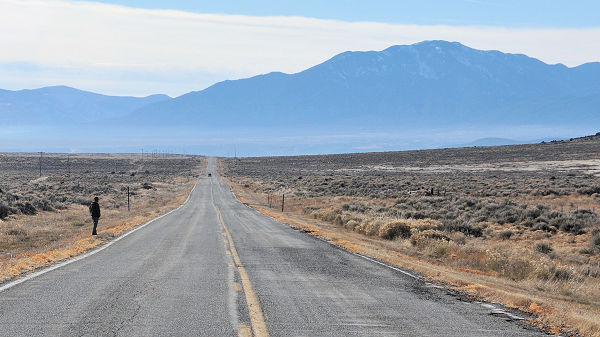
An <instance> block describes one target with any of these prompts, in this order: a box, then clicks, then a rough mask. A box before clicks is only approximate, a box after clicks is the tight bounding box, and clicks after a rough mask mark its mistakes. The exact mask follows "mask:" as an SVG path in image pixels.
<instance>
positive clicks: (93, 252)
mask: <svg viewBox="0 0 600 337" xmlns="http://www.w3.org/2000/svg"><path fill="white" fill-rule="evenodd" d="M199 183H200V181H198V182H197V183H196V184H195V185H194V187H193V188H192V190H191V191H190V194H189V195H188V197H187V199H185V201H184V202H183V204H181V205H179V207H177V208H175V209H172V210H170V211H169V212H167V213H165V214H163V215H160V216H157V217H156V218H154V219H152V220H150V221H148V222H146V223H145V224H143V225H140V226H138V227H135V228H134V229H132V230H130V231H128V232H126V233H125V234H123V235H121V236H119V237H117V238H116V239H114V240H112V241H109V242H108V243H106V244H104V245H103V246H101V247H100V248H96V249H94V250H92V251H90V252H87V253H85V254H83V255H79V256H76V257H73V258H70V259H68V260H66V261H63V262H60V263H58V264H55V265H53V266H50V267H48V268H45V269H42V270H40V271H37V272H35V273H33V274H30V275H27V276H25V277H23V278H20V279H18V280H14V281H11V282H9V283H7V284H5V285H3V286H1V287H0V293H1V292H3V291H5V290H7V289H10V288H12V287H14V286H16V285H18V284H21V283H23V282H25V281H28V280H31V279H33V278H36V277H38V276H40V275H43V274H46V273H48V272H51V271H53V270H56V269H58V268H61V267H64V266H66V265H69V264H71V263H73V262H77V261H79V260H83V259H85V258H86V257H88V256H92V255H94V254H96V253H98V252H101V251H103V250H105V249H106V248H108V247H110V246H112V245H113V244H114V243H115V242H117V241H119V240H121V239H123V238H124V237H126V236H128V235H129V234H132V233H134V232H136V231H138V230H140V229H142V228H144V227H146V226H148V225H149V224H151V223H153V222H154V221H156V220H158V219H160V218H162V217H165V216H167V215H169V214H171V213H173V212H175V211H177V210H179V209H180V208H181V207H183V206H185V205H186V204H187V203H188V201H189V200H190V198H191V196H192V193H193V192H194V190H195V189H196V186H198V184H199Z"/></svg>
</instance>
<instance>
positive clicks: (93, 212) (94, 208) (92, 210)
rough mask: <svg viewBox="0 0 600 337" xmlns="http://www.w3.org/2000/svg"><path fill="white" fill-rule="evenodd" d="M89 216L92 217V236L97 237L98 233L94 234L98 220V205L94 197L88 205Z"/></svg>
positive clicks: (96, 198)
mask: <svg viewBox="0 0 600 337" xmlns="http://www.w3.org/2000/svg"><path fill="white" fill-rule="evenodd" d="M90 215H91V216H92V220H94V229H93V230H92V235H98V233H96V227H97V226H98V219H100V205H99V204H98V197H94V202H92V204H91V205H90Z"/></svg>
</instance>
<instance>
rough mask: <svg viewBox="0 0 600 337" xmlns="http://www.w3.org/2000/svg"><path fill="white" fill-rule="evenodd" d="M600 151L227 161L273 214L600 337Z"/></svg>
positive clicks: (569, 148) (593, 144)
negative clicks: (597, 165)
mask: <svg viewBox="0 0 600 337" xmlns="http://www.w3.org/2000/svg"><path fill="white" fill-rule="evenodd" d="M599 146H600V139H598V137H592V138H587V139H576V140H573V141H571V142H561V143H555V144H539V145H528V146H517V147H499V148H477V149H459V150H457V149H449V150H434V151H422V152H419V151H416V152H415V151H413V152H410V156H408V155H407V153H406V152H399V153H381V154H364V155H360V154H353V155H334V156H310V157H276V158H244V159H236V160H234V159H224V160H221V161H220V162H219V165H220V170H221V172H222V174H223V175H224V176H226V177H227V178H226V179H227V180H228V182H229V183H230V184H231V185H232V186H233V187H234V190H235V192H236V194H237V195H238V197H240V198H242V199H245V200H246V202H248V203H249V204H251V205H252V206H253V207H255V208H257V209H259V210H260V211H262V212H264V213H266V214H269V215H271V216H274V217H277V218H280V219H281V220H283V221H285V222H287V223H290V224H292V225H294V226H297V227H304V228H306V229H307V230H310V231H312V233H313V234H315V235H319V236H323V237H325V238H327V239H328V240H331V241H333V242H335V243H337V244H339V245H340V246H343V247H346V248H348V249H351V250H353V251H357V252H359V253H362V254H365V255H369V256H372V257H375V258H378V259H380V260H382V261H386V262H388V263H391V264H393V265H397V266H400V267H403V268H407V269H410V270H413V271H416V272H419V273H421V274H423V275H425V276H427V277H430V278H432V279H434V280H439V281H442V282H445V283H447V284H450V285H453V286H455V287H459V288H461V289H463V290H464V291H467V292H469V293H472V294H473V295H474V296H479V297H483V298H486V299H488V300H490V301H495V302H499V303H503V304H505V305H508V306H511V307H515V308H519V309H521V310H524V311H527V312H531V313H533V314H535V315H538V318H537V319H536V322H535V323H536V324H538V325H540V326H543V327H545V328H547V329H548V330H550V331H554V332H558V331H561V332H562V333H563V334H565V335H573V334H575V333H576V332H577V333H579V334H581V335H585V336H600V224H599V223H600V220H599V217H598V215H597V214H596V210H598V209H600V198H599V197H598V191H599V190H598V189H597V188H596V187H595V186H597V177H596V176H594V175H593V174H592V173H596V172H593V170H590V166H589V165H588V164H589V160H592V161H598V156H600V154H599V152H596V149H598V147H599ZM407 158H410V162H409V163H407V162H406V161H405V160H407ZM582 158H587V161H583V160H582ZM524 159H529V160H531V161H535V164H533V163H532V162H531V161H529V162H527V161H525V160H524ZM543 159H546V160H548V161H550V160H551V161H552V163H551V164H547V165H546V164H544V162H542V161H540V160H543ZM558 159H562V160H563V161H562V162H557V160H558ZM369 160H370V161H371V162H369ZM507 162H508V163H510V165H507V164H506V163H507ZM495 163H501V165H500V166H501V167H500V168H499V167H498V165H496V164H495ZM461 166H462V167H468V170H464V169H461V168H460V167H461ZM365 167H368V169H365ZM377 167H379V168H377ZM407 167H408V168H410V170H407V169H406V168H407ZM432 167H435V170H434V169H431V168H432ZM457 167H458V168H457ZM474 167H477V169H474ZM507 167H509V168H511V169H507ZM524 168H526V169H524ZM436 170H437V171H440V172H434V171H436ZM432 188H433V193H432ZM438 191H439V192H438ZM284 193H285V195H286V212H285V213H281V211H280V200H281V195H282V194H284ZM267 195H270V196H271V197H270V198H271V200H272V201H271V203H272V204H274V207H273V208H269V206H268V202H267ZM273 200H274V202H273Z"/></svg>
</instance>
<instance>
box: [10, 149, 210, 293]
mask: <svg viewBox="0 0 600 337" xmlns="http://www.w3.org/2000/svg"><path fill="white" fill-rule="evenodd" d="M205 168H206V159H205V158H204V157H197V156H178V155H169V156H167V155H156V154H155V155H151V154H150V155H149V154H146V155H145V156H144V158H142V157H141V156H140V155H135V154H132V155H128V154H69V155H67V154H43V155H42V157H41V175H40V155H39V154H31V153H10V154H8V153H3V154H0V282H3V281H6V280H9V279H11V278H13V277H15V276H18V275H20V274H23V273H27V272H30V271H32V270H35V269H37V268H39V267H42V266H45V265H47V264H51V263H54V262H57V261H60V260H63V259H66V258H69V257H72V256H75V255H78V254H81V253H83V252H85V251H87V250H89V249H91V248H94V247H96V246H97V245H99V244H102V243H103V242H106V241H108V240H110V239H112V238H113V237H116V236H118V235H120V234H121V233H123V232H124V231H127V230H129V229H131V228H133V227H135V226H137V225H139V224H142V223H145V222H146V221H148V220H150V219H152V218H154V217H156V216H158V215H160V214H163V213H166V212H167V211H169V210H171V209H173V208H176V207H177V206H179V205H180V204H181V203H182V202H183V201H184V200H185V199H186V198H187V195H188V194H189V191H190V190H191V188H192V187H193V185H194V184H195V182H196V181H197V180H198V178H199V177H200V176H203V175H204V174H205V172H204V170H205ZM128 189H129V209H128V200H127V199H128V198H127V191H128ZM94 196H98V197H99V198H100V202H99V203H100V207H101V212H102V216H101V218H100V221H99V224H98V234H99V235H98V236H95V237H92V236H91V235H90V234H91V230H92V221H91V217H90V215H89V210H88V206H89V204H90V203H91V201H92V199H93V197H94Z"/></svg>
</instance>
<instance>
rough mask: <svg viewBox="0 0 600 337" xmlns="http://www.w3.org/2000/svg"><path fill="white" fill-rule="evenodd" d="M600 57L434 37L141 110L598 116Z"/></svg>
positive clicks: (455, 117) (292, 115)
mask: <svg viewBox="0 0 600 337" xmlns="http://www.w3.org/2000/svg"><path fill="white" fill-rule="evenodd" d="M599 107H600V63H587V64H584V65H581V66H578V67H573V68H568V67H566V66H564V65H562V64H556V65H548V64H545V63H543V62H541V61H539V60H537V59H534V58H530V57H527V56H525V55H515V54H506V53H502V52H499V51H482V50H476V49H472V48H469V47H466V46H464V45H462V44H460V43H457V42H446V41H426V42H422V43H417V44H414V45H402V46H393V47H390V48H388V49H385V50H383V51H379V52H374V51H370V52H345V53H342V54H339V55H337V56H335V57H333V58H331V59H330V60H328V61H326V62H324V63H322V64H319V65H317V66H314V67H312V68H310V69H307V70H305V71H302V72H299V73H296V74H283V73H276V72H275V73H269V74H266V75H260V76H255V77H252V78H248V79H242V80H236V81H224V82H220V83H217V84H215V85H213V86H211V87H209V88H207V89H205V90H202V91H197V92H190V93H188V94H185V95H183V96H180V97H177V98H174V99H172V100H167V101H162V102H157V103H154V104H150V105H147V106H144V107H142V108H140V109H139V110H137V111H135V112H134V113H133V114H132V115H131V116H130V118H131V119H137V120H139V121H142V122H144V123H148V124H154V123H164V122H167V123H169V124H179V123H194V124H197V125H199V126H202V125H208V124H214V125H229V126H240V127H254V126H290V125H308V126H310V125H323V124H324V125H341V126H343V127H344V128H346V129H347V128H348V127H349V128H351V129H356V128H358V129H365V127H374V128H380V127H390V126H393V127H394V128H401V127H403V126H412V127H415V126H418V127H433V128H435V127H440V126H449V125H453V126H456V127H460V126H461V125H462V126H464V125H488V124H490V123H493V124H495V125H497V124H502V125H517V124H518V125H523V124H544V125H556V124H564V123H567V124H578V123H590V122H598V121H600V113H599V112H600V108H599Z"/></svg>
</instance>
